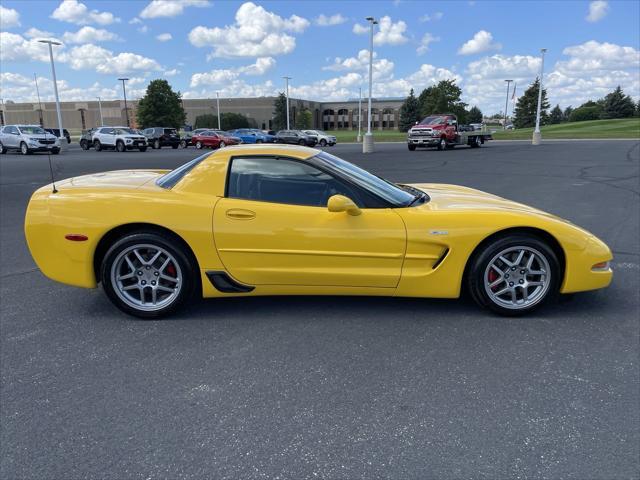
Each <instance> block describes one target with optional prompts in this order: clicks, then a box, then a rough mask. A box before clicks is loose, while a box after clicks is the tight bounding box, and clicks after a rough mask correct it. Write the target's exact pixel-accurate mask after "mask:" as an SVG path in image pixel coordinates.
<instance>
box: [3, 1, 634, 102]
mask: <svg viewBox="0 0 640 480" xmlns="http://www.w3.org/2000/svg"><path fill="white" fill-rule="evenodd" d="M1 5H2V10H1V11H0V20H1V21H2V34H1V35H2V38H1V41H0V55H1V56H0V60H1V67H0V74H1V82H2V85H1V86H2V94H1V95H2V98H3V99H4V100H5V101H7V100H13V101H31V100H34V99H35V91H34V88H33V75H34V73H35V74H37V75H38V78H39V83H40V87H41V94H42V96H43V97H44V98H45V99H51V98H52V92H53V90H52V82H51V80H50V78H51V72H50V68H49V64H48V54H47V52H46V50H43V46H42V45H41V44H39V43H38V42H37V39H39V38H50V37H51V38H56V39H59V40H62V41H63V43H64V45H63V46H62V47H58V48H57V49H56V67H57V74H58V81H59V89H60V93H61V97H62V98H63V99H64V100H82V99H92V98H94V97H95V96H101V97H102V98H120V96H121V89H120V88H118V82H117V80H116V79H117V78H118V77H119V76H123V75H125V76H128V77H130V78H131V80H130V82H129V86H128V94H129V96H131V97H138V96H141V95H142V94H144V89H145V87H146V84H147V83H148V81H149V80H151V79H154V78H166V79H167V80H169V82H170V83H171V84H172V85H173V87H174V88H175V89H177V90H180V91H181V92H182V93H183V94H184V96H185V97H186V98H202V97H213V96H215V92H216V91H219V92H220V95H221V96H222V97H225V96H262V95H272V94H274V93H276V92H278V91H281V90H282V89H283V80H282V77H283V76H284V75H288V76H291V77H293V79H292V81H291V88H290V93H291V95H292V96H296V97H300V98H309V99H317V100H328V99H331V100H339V99H345V98H352V97H357V95H358V87H362V89H363V92H365V91H366V89H367V70H366V68H367V65H368V63H367V62H368V46H369V36H368V27H367V25H366V21H365V20H364V18H363V17H365V16H368V15H371V16H374V17H376V18H377V19H379V20H380V25H379V26H378V27H377V30H376V37H375V45H374V53H375V56H376V58H375V68H374V77H375V81H374V96H405V95H406V94H407V93H408V90H409V88H412V87H413V88H414V89H416V90H417V91H420V90H422V89H423V88H425V87H427V86H429V85H431V84H433V83H435V82H437V81H439V80H442V79H446V78H455V79H456V80H457V82H458V84H459V85H460V86H461V87H462V88H463V92H464V95H463V99H464V100H465V101H466V102H468V103H469V104H473V105H478V106H479V107H480V108H481V109H482V110H483V111H484V112H485V113H494V112H498V111H501V110H503V109H504V99H505V84H504V79H505V78H510V79H514V80H515V81H516V83H517V85H518V90H517V92H518V93H521V92H522V90H523V89H524V87H525V86H526V85H528V84H529V83H530V82H531V81H532V80H533V79H534V78H535V76H536V75H537V72H538V71H539V68H540V58H539V49H540V48H541V47H545V48H547V49H548V53H547V55H546V58H545V84H546V86H547V88H548V93H549V97H550V99H551V102H552V103H554V104H555V103H560V104H561V105H562V106H567V105H574V106H576V105H579V104H580V103H582V102H584V101H586V100H587V99H590V98H598V97H601V96H603V95H604V94H606V93H607V92H608V91H610V90H612V89H613V88H615V86H616V85H618V84H621V85H622V87H623V88H624V89H625V91H626V92H627V93H628V94H631V95H632V96H633V97H634V98H635V99H636V100H638V98H639V97H640V78H639V77H640V73H639V72H640V52H639V50H638V48H639V44H640V31H639V28H640V27H639V23H640V22H638V20H639V19H640V2H637V1H622V2H616V1H602V0H600V1H592V2H589V1H569V2H562V1H555V2H542V1H535V2H526V1H520V2H506V1H503V2H491V1H480V0H478V1H475V2H473V1H466V0H465V1H447V2H444V1H439V2H438V1H434V2H430V1H404V0H400V1H397V0H396V1H384V0H379V1H323V2H315V1H305V2H302V1H276V2H258V1H255V2H232V1H219V0H218V1H207V0H182V1H173V0H153V1H151V0H130V1H122V0H121V1H110V2H103V1H90V0H82V1H81V0H65V1H60V0H55V1H54V0H29V1H15V0H14V1H12V0H2V4H1Z"/></svg>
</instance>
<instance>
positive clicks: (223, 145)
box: [218, 142, 227, 148]
mask: <svg viewBox="0 0 640 480" xmlns="http://www.w3.org/2000/svg"><path fill="white" fill-rule="evenodd" d="M226 146H227V144H226V143H224V142H220V145H219V146H218V148H224V147H226Z"/></svg>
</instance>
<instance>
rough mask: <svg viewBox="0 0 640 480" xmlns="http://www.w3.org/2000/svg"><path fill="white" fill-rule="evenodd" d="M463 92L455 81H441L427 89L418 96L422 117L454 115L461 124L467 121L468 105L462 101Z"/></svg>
mask: <svg viewBox="0 0 640 480" xmlns="http://www.w3.org/2000/svg"><path fill="white" fill-rule="evenodd" d="M461 95H462V90H461V89H460V87H458V85H456V81H455V80H441V81H440V82H438V84H437V85H433V86H431V87H428V88H425V89H424V90H423V91H422V92H421V93H420V95H419V96H418V103H419V105H420V116H421V117H426V116H427V115H430V114H432V113H453V114H455V115H456V116H457V117H458V122H459V123H465V122H466V120H467V118H466V117H467V110H466V107H467V104H466V103H464V102H462V101H461V100H460V96H461Z"/></svg>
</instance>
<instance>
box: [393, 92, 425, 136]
mask: <svg viewBox="0 0 640 480" xmlns="http://www.w3.org/2000/svg"><path fill="white" fill-rule="evenodd" d="M419 108H420V105H418V99H417V98H416V96H415V95H414V94H413V88H412V89H411V91H410V92H409V96H408V97H407V98H406V99H405V101H404V102H403V103H402V106H401V107H400V121H399V122H398V127H399V128H400V131H401V132H406V131H408V130H409V129H410V128H411V127H412V126H413V125H414V124H415V123H416V122H417V121H419V120H420V112H419Z"/></svg>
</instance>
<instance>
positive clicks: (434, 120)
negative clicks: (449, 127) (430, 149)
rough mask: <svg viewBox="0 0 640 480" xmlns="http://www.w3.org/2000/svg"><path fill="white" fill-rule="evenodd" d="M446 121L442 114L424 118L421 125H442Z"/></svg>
mask: <svg viewBox="0 0 640 480" xmlns="http://www.w3.org/2000/svg"><path fill="white" fill-rule="evenodd" d="M443 123H445V117H442V116H432V117H427V118H425V119H423V120H422V121H421V122H420V125H442V124H443Z"/></svg>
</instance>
